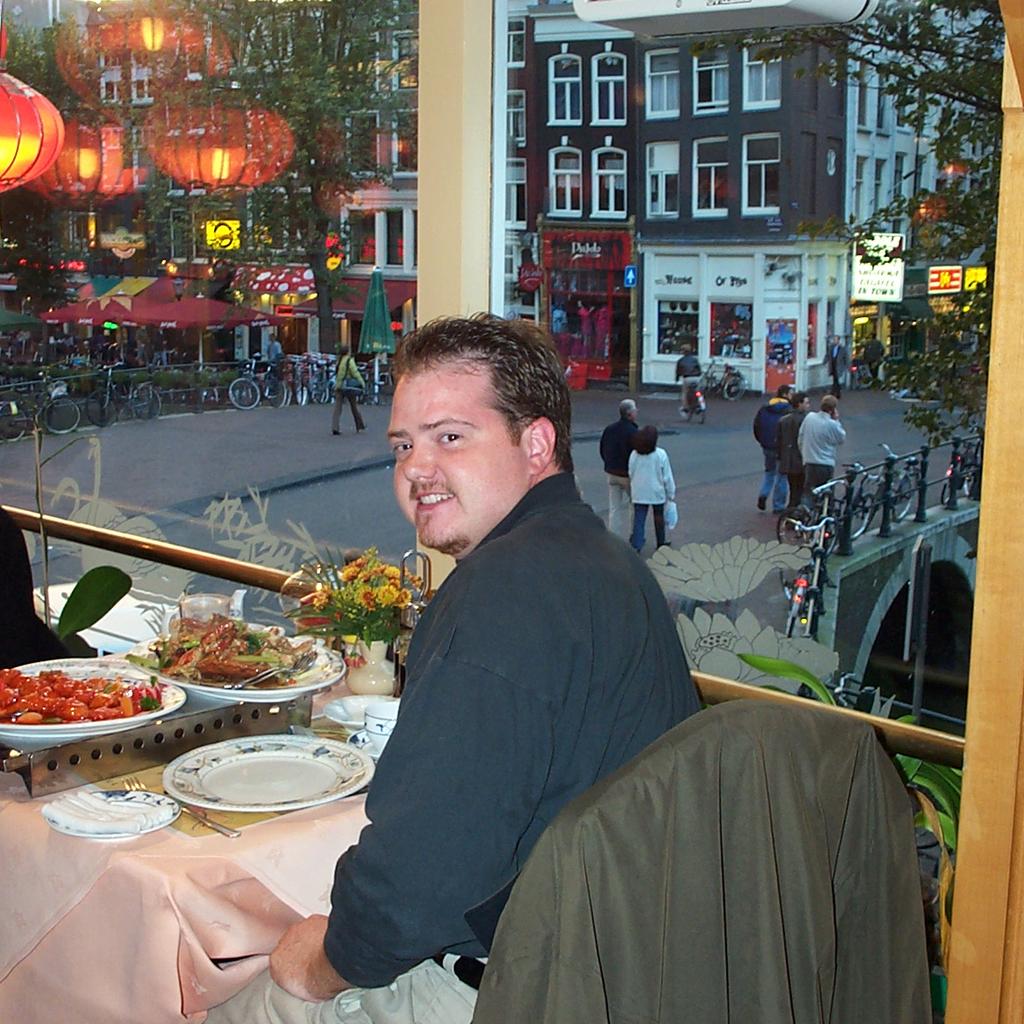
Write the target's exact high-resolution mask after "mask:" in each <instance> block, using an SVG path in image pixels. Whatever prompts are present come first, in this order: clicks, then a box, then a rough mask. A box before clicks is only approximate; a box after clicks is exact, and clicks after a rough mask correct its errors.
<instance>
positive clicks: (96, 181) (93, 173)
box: [29, 120, 145, 203]
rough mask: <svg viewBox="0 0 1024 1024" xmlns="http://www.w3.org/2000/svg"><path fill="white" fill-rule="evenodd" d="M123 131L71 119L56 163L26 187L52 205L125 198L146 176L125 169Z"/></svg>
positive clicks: (138, 171)
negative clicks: (49, 201)
mask: <svg viewBox="0 0 1024 1024" xmlns="http://www.w3.org/2000/svg"><path fill="white" fill-rule="evenodd" d="M123 140H124V130H123V129H122V128H121V127H120V126H118V125H112V124H105V125H100V126H98V127H96V126H93V125H86V124H81V123H80V122H78V121H75V120H70V121H68V123H67V127H66V130H65V136H64V147H63V149H61V151H60V154H59V155H58V157H57V159H56V161H55V162H54V163H53V165H52V166H51V167H50V168H49V169H48V170H47V171H46V172H45V173H43V174H41V175H40V176H39V177H38V178H37V179H36V180H35V181H34V182H32V183H31V185H30V186H29V187H30V188H31V189H33V191H36V192H39V193H41V194H42V195H45V196H46V197H47V198H48V199H50V200H52V201H54V202H60V201H65V202H70V203H74V202H75V201H76V200H83V199H93V198H99V199H101V200H103V199H111V198H113V197H114V196H123V195H127V194H128V193H130V192H133V191H134V190H135V188H136V186H137V185H139V184H141V183H142V181H143V180H144V177H145V171H144V170H143V169H142V168H133V167H125V157H124V146H123Z"/></svg>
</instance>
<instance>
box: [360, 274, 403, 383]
mask: <svg viewBox="0 0 1024 1024" xmlns="http://www.w3.org/2000/svg"><path fill="white" fill-rule="evenodd" d="M359 351H360V352H372V353H373V391H374V394H376V393H377V390H378V388H379V387H380V368H379V366H378V363H377V360H378V358H379V356H380V353H381V352H394V351H395V332H394V331H393V330H391V310H390V309H388V297H387V295H386V294H385V292H384V275H383V274H382V273H381V272H380V267H374V268H373V273H372V274H371V275H370V287H369V288H368V289H367V292H366V307H365V309H364V310H363V327H362V330H361V331H360V333H359Z"/></svg>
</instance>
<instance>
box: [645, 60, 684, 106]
mask: <svg viewBox="0 0 1024 1024" xmlns="http://www.w3.org/2000/svg"><path fill="white" fill-rule="evenodd" d="M670 56H674V57H675V58H676V60H675V68H674V70H672V71H668V72H660V71H659V72H657V73H655V72H652V70H651V63H652V60H651V59H652V58H653V57H670ZM655 74H656V75H657V77H658V78H664V79H669V78H672V77H675V80H676V105H675V107H674V108H672V107H665V109H663V110H655V109H654V106H653V104H652V102H651V98H652V95H653V93H654V88H653V82H654V77H655ZM682 87H683V72H682V68H681V67H680V65H679V48H678V47H675V48H672V49H667V50H648V51H647V52H646V53H645V54H644V117H645V118H646V119H647V120H648V121H660V120H663V119H666V118H672V117H679V115H680V114H681V113H682V104H681V97H682ZM666 93H667V88H666Z"/></svg>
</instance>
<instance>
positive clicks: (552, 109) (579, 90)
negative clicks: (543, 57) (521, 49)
mask: <svg viewBox="0 0 1024 1024" xmlns="http://www.w3.org/2000/svg"><path fill="white" fill-rule="evenodd" d="M559 65H562V66H563V67H564V68H565V69H570V68H573V67H575V69H576V73H575V74H565V75H558V74H556V72H557V71H558V69H559ZM574 100H575V104H574V102H573V101H574ZM560 105H561V106H562V107H563V108H564V109H563V114H564V116H562V117H559V116H558V108H559V106H560ZM574 106H575V116H574V115H573V107H574ZM548 124H583V62H582V61H581V59H580V58H579V57H578V56H577V55H576V54H574V53H567V52H563V53H556V54H555V55H554V56H553V57H549V58H548Z"/></svg>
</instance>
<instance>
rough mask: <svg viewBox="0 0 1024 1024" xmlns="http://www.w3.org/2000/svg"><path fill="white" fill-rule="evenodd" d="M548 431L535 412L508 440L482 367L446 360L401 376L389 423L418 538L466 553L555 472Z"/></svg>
mask: <svg viewBox="0 0 1024 1024" xmlns="http://www.w3.org/2000/svg"><path fill="white" fill-rule="evenodd" d="M553 433H554V431H553V428H552V427H551V424H550V422H549V421H548V420H546V419H540V420H536V421H535V422H534V423H533V424H530V425H528V426H527V427H526V428H525V429H524V430H523V432H522V434H521V436H520V438H519V440H518V442H516V441H513V440H512V437H511V435H510V434H509V430H508V424H507V422H506V420H505V417H504V416H502V414H501V413H499V412H498V411H497V410H496V409H495V408H494V391H493V387H492V384H491V379H490V373H489V371H487V370H483V369H480V368H477V367H474V366H471V365H464V364H447V365H444V366H440V367H438V368H436V369H432V370H426V371H423V372H420V373H414V374H409V375H408V376H405V377H402V378H401V380H400V381H399V383H398V387H397V388H396V389H395V396H394V401H393V403H392V406H391V423H390V426H389V428H388V438H389V440H390V442H391V447H392V451H393V452H394V455H395V497H396V498H397V500H398V506H399V508H401V509H402V511H403V512H404V513H405V515H406V517H407V518H408V519H409V521H410V522H411V523H412V524H413V525H414V526H415V527H416V533H417V535H418V536H419V538H420V540H421V541H422V542H423V543H424V544H426V545H428V546H430V547H433V548H436V549H437V550H438V551H442V552H444V553H445V554H449V555H454V556H455V557H456V558H461V557H463V556H464V555H468V554H469V553H470V552H471V551H472V550H473V549H474V548H475V547H476V546H477V545H478V544H479V543H480V541H481V540H483V538H484V537H486V536H487V534H488V533H490V532H491V530H492V529H494V527H495V526H497V525H498V523H500V522H501V520H502V519H504V518H505V516H506V515H508V513H509V512H511V511H512V509H513V508H514V507H515V506H516V504H518V502H519V500H520V499H521V498H522V497H523V495H525V494H526V492H527V491H528V490H529V489H530V488H531V487H532V486H533V485H534V484H535V483H537V482H538V481H539V480H540V479H542V478H543V477H545V476H550V475H552V474H553V473H555V472H557V470H556V469H555V468H554V467H553V465H552V462H551V452H550V448H551V445H552V444H553ZM549 439H550V443H549Z"/></svg>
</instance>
